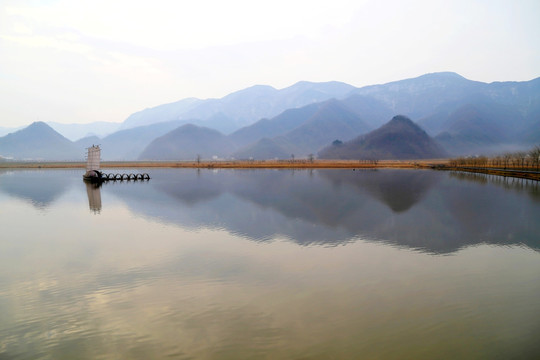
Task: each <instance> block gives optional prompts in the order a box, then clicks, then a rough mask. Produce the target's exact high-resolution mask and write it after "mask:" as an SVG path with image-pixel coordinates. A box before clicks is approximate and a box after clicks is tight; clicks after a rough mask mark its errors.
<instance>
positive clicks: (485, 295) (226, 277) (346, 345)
mask: <svg viewBox="0 0 540 360" xmlns="http://www.w3.org/2000/svg"><path fill="white" fill-rule="evenodd" d="M30 175H33V176H34V177H35V178H36V180H32V181H30V179H28V177H30ZM151 175H152V180H151V181H149V182H116V183H106V184H103V186H102V187H100V188H93V187H90V188H89V187H87V186H86V185H85V184H84V183H83V182H82V180H81V173H80V172H68V171H52V172H46V174H43V173H42V172H38V171H37V172H17V171H14V172H12V173H9V174H8V173H5V174H2V175H0V229H2V236H1V237H0V359H4V358H6V359H63V358H64V359H72V358H76V359H117V358H132V359H152V358H169V357H170V358H184V359H188V358H189V359H193V358H203V359H204V358H206V359H212V358H231V359H241V358H279V359H281V358H283V359H295V358H321V359H326V358H336V359H337V358H344V359H350V358H358V357H362V358H373V359H375V358H383V359H389V358H393V359H404V358H408V359H418V358H421V359H422V358H426V359H428V358H437V359H442V358H450V359H454V358H456V357H458V358H478V357H481V358H490V359H492V358H501V359H507V358H538V353H540V348H539V347H538V339H537V336H536V334H537V331H536V330H537V329H538V318H539V314H540V304H539V302H538V298H539V296H540V282H539V281H538V274H539V273H540V262H539V261H538V258H539V255H540V253H538V252H536V251H534V250H531V249H530V248H528V247H525V246H490V245H487V246H486V245H479V246H470V245H477V244H482V243H483V244H496V245H501V244H505V245H506V244H512V245H515V244H526V245H527V246H529V247H534V246H535V244H536V245H537V241H538V240H535V239H536V238H537V237H538V236H537V234H538V233H539V230H540V229H539V224H538V221H537V219H538V214H539V213H540V204H539V202H538V201H536V199H535V198H534V197H533V196H532V195H531V192H530V187H529V186H528V185H527V184H524V185H523V186H522V187H520V186H511V185H510V187H509V188H506V187H504V186H500V185H499V184H495V183H492V182H490V181H489V180H488V181H487V182H486V181H482V182H476V181H470V180H469V179H467V178H460V177H455V176H453V175H452V174H450V173H445V172H431V171H393V170H392V171H376V172H373V171H363V172H358V171H356V172H353V171H342V170H339V171H334V170H329V171H320V170H317V171H295V172H291V171H274V170H268V171H266V170H265V171H229V170H227V171H217V172H213V171H206V170H201V171H192V170H166V169H163V170H155V171H154V170H152V171H151ZM7 176H10V177H11V178H9V179H8V180H7V181H6V179H7ZM45 178H47V179H48V180H49V181H48V182H45V183H43V182H42V180H43V179H45ZM388 178H391V179H393V180H388ZM18 179H20V180H21V181H20V184H21V188H20V189H17V185H16V184H17V183H18V181H17V180H18ZM374 179H375V180H374ZM6 184H7V185H6ZM29 184H34V185H35V186H37V187H39V190H41V191H43V192H45V193H46V194H45V195H43V194H41V195H40V194H35V193H32V192H30V191H29V189H28V185H29ZM57 185H61V186H60V188H61V189H63V190H62V191H61V192H58V190H57V189H58V187H57ZM505 186H506V185H505ZM85 188H86V192H85V191H84V190H85ZM396 189H401V190H402V191H404V192H405V194H401V193H400V191H398V190H396ZM43 196H44V197H43ZM47 197H48V198H49V199H50V200H49V201H48V202H42V204H43V205H42V206H41V208H39V209H38V210H37V211H36V209H35V208H34V206H35V205H34V204H35V203H36V200H38V199H43V198H47ZM394 197H398V199H394ZM101 200H103V202H102V205H101V206H100V205H99V204H100V201H101ZM29 204H32V205H29ZM42 208H44V209H46V210H47V211H41V209H42ZM89 208H90V209H91V210H92V211H89V210H88V209H89ZM94 209H95V212H94ZM98 209H99V210H98ZM29 225H30V226H29ZM284 238H285V239H284ZM364 240H366V241H364ZM298 244H301V245H312V246H298ZM336 244H346V246H327V245H336ZM387 244H390V245H391V246H387ZM410 248H413V249H420V250H421V251H422V252H419V251H409V249H410ZM456 249H461V251H458V252H454V251H455V250H456ZM423 252H430V253H435V254H441V253H448V252H452V256H426V254H425V253H423ZM359 354H360V355H359Z"/></svg>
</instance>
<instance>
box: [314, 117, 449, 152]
mask: <svg viewBox="0 0 540 360" xmlns="http://www.w3.org/2000/svg"><path fill="white" fill-rule="evenodd" d="M445 155H446V154H445V151H444V150H443V149H442V148H441V147H440V146H439V145H438V144H437V143H436V142H435V141H434V140H433V139H432V138H430V137H429V135H427V133H426V132H425V131H424V130H423V129H422V128H421V127H420V126H418V125H417V124H415V123H414V122H413V121H412V120H411V119H409V118H408V117H407V116H404V115H396V116H394V117H393V118H392V119H391V120H390V121H389V122H387V123H386V124H384V125H383V126H381V127H380V128H378V129H376V130H373V131H372V132H370V133H368V134H366V135H363V136H359V137H357V138H355V139H353V140H351V141H347V142H345V143H343V144H340V145H339V146H336V145H330V146H328V147H326V148H325V149H323V150H322V151H321V152H320V153H319V157H321V158H323V159H426V158H438V157H444V156H445Z"/></svg>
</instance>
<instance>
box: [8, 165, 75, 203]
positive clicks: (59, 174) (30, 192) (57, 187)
mask: <svg viewBox="0 0 540 360" xmlns="http://www.w3.org/2000/svg"><path fill="white" fill-rule="evenodd" d="M74 174H75V172H72V171H65V170H15V171H6V172H3V173H0V191H2V192H4V193H7V194H9V195H11V196H13V197H16V198H19V199H22V200H24V201H27V202H29V203H30V204H32V205H33V206H34V207H36V208H38V209H46V208H47V207H49V206H50V205H51V204H53V203H54V202H55V201H56V200H57V199H58V198H60V196H62V194H64V193H65V192H66V191H67V190H68V189H70V188H71V186H73V185H74V183H75V178H74V177H73V175H74Z"/></svg>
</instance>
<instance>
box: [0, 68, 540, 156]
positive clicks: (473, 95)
mask: <svg viewBox="0 0 540 360" xmlns="http://www.w3.org/2000/svg"><path fill="white" fill-rule="evenodd" d="M396 115H404V116H406V117H407V118H409V121H411V123H413V125H414V126H413V127H418V126H419V131H420V132H422V131H424V130H425V136H427V137H428V138H429V141H427V140H426V141H427V142H425V145H426V146H427V148H425V149H424V150H423V151H421V152H423V153H424V156H422V157H439V156H435V155H436V154H438V155H441V154H448V155H449V156H454V155H476V154H492V153H498V152H499V153H500V152H504V151H508V150H512V149H519V148H527V147H529V146H530V145H532V144H536V143H540V78H537V79H534V80H531V81H526V82H494V83H490V84H487V83H482V82H477V81H471V80H467V79H465V78H463V77H461V76H460V75H458V74H455V73H434V74H426V75H423V76H420V77H417V78H414V79H406V80H401V81H396V82H392V83H388V84H383V85H373V86H367V87H363V88H355V87H353V86H351V85H348V84H345V83H340V82H325V83H312V82H299V83H297V84H295V85H293V86H290V87H288V88H285V89H281V90H276V89H274V88H272V87H270V86H259V85H258V86H253V87H250V88H247V89H244V90H240V91H237V92H235V93H232V94H230V95H227V96H225V97H223V98H221V99H208V100H199V99H194V98H188V99H183V100H180V101H178V102H175V103H171V104H164V105H160V106H157V107H154V108H150V109H145V110H142V111H139V112H136V113H134V114H132V115H131V116H129V117H128V118H127V119H126V120H125V121H124V122H123V123H122V124H111V123H93V124H84V125H77V126H70V125H65V124H49V125H52V128H55V129H57V130H58V131H59V132H60V133H62V134H65V135H66V136H65V137H64V136H62V135H60V134H58V133H57V132H56V131H54V130H53V129H52V128H51V127H50V126H47V125H46V124H44V123H34V124H32V125H31V126H29V127H28V128H25V129H23V130H19V131H18V132H13V133H11V134H9V135H7V136H3V137H0V156H3V157H9V158H14V159H41V160H82V159H83V158H84V148H85V147H87V146H91V145H92V144H96V143H98V144H101V146H102V148H103V152H102V158H103V159H104V160H136V159H147V160H194V159H195V156H197V155H200V156H201V157H202V158H203V159H208V158H212V157H219V158H230V157H234V158H245V159H247V158H254V159H265V158H290V157H291V155H294V156H295V157H296V158H303V157H307V156H308V155H309V154H317V153H319V151H321V150H322V149H324V148H328V147H329V146H330V145H331V144H332V142H334V141H335V140H339V141H340V142H343V143H344V145H346V147H345V148H346V149H347V152H348V153H350V154H353V153H354V154H355V155H354V156H367V155H366V153H365V150H366V149H365V148H363V150H364V152H363V153H362V152H361V151H360V150H361V149H360V142H359V141H356V142H354V141H352V140H353V139H355V138H358V137H362V136H364V135H366V134H368V133H369V132H371V131H374V130H376V129H378V128H380V127H381V126H383V125H384V124H386V123H388V122H390V121H391V120H392V119H393V118H394V116H396ZM187 124H190V125H189V126H188V125H187ZM409 125H410V124H409ZM406 128H408V129H409V130H410V129H411V127H410V126H409V127H406ZM115 129H118V130H117V131H114V130H115ZM2 130H3V131H4V132H5V131H7V130H6V129H2ZM75 130H76V131H75ZM77 131H78V132H77ZM111 131H114V132H112V133H110V134H108V135H106V136H104V134H107V133H108V132H111ZM381 131H382V130H381ZM382 132H384V131H382ZM53 133H55V134H56V135H55V134H53ZM77 133H78V134H82V133H84V135H87V134H90V135H91V136H88V137H86V138H83V139H79V140H78V141H76V142H73V141H71V140H69V139H67V138H66V137H68V136H67V134H69V137H70V139H72V140H73V137H74V134H77ZM407 134H408V135H407ZM84 135H83V136H84ZM96 135H100V136H101V137H96ZM417 135H418V134H417ZM395 136H398V137H400V136H401V139H402V140H403V139H405V140H406V141H405V143H408V145H404V147H403V148H401V149H399V148H398V149H390V148H391V145H392V146H394V147H395V145H396V144H397V142H392V141H390V142H382V143H379V146H382V148H381V149H379V150H377V151H376V152H373V151H374V150H373V149H371V150H370V151H371V152H372V155H374V154H378V155H377V157H379V158H380V159H382V158H384V157H388V156H391V157H392V158H402V156H404V155H403V154H406V153H407V150H406V149H405V148H406V147H407V146H408V147H410V146H411V144H414V143H418V142H419V141H420V140H419V139H420V138H418V137H415V136H411V132H409V133H407V132H406V131H405V132H403V133H398V134H397V135H395ZM81 137H82V136H81ZM38 138H39V139H38ZM420 142H421V141H420ZM428 143H429V144H430V145H427V144H428ZM354 144H356V145H354ZM433 144H435V145H433ZM350 146H353V147H355V148H354V149H350V148H349V147H350ZM362 146H364V147H365V146H366V145H365V143H364V145H362ZM345 148H342V149H345ZM428 148H429V149H431V150H430V152H426V151H427V150H426V149H428ZM334 150H335V149H334ZM441 150H442V152H441ZM396 151H397V153H396ZM321 154H322V156H329V155H328V151H327V152H326V153H324V152H321ZM361 154H364V155H361ZM400 154H401V155H400ZM409 154H410V155H411V156H412V154H413V153H409ZM335 156H337V155H335ZM340 156H342V155H340ZM419 156H420V153H419Z"/></svg>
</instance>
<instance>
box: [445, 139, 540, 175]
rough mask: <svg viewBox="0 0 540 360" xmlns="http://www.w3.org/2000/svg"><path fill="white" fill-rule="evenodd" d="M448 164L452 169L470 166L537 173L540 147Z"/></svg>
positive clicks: (467, 158) (458, 160)
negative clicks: (533, 171)
mask: <svg viewBox="0 0 540 360" xmlns="http://www.w3.org/2000/svg"><path fill="white" fill-rule="evenodd" d="M448 164H449V165H450V166H453V167H462V166H472V167H486V168H502V169H523V170H536V171H538V170H539V168H540V146H538V145H537V146H535V147H533V148H532V149H530V150H529V151H515V152H508V153H504V154H501V155H496V156H493V157H487V156H474V157H458V158H454V159H450V160H449V162H448Z"/></svg>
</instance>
